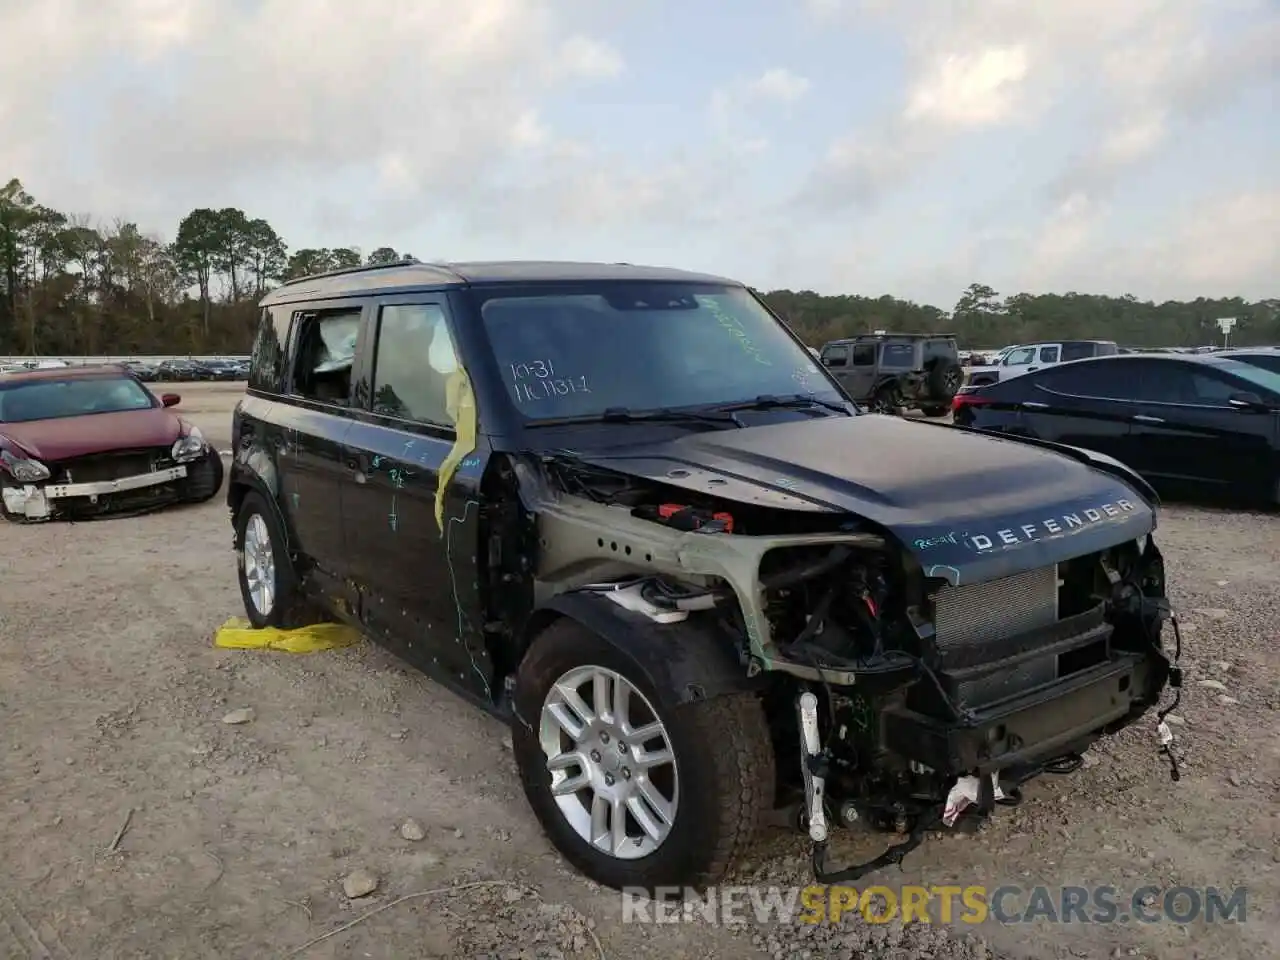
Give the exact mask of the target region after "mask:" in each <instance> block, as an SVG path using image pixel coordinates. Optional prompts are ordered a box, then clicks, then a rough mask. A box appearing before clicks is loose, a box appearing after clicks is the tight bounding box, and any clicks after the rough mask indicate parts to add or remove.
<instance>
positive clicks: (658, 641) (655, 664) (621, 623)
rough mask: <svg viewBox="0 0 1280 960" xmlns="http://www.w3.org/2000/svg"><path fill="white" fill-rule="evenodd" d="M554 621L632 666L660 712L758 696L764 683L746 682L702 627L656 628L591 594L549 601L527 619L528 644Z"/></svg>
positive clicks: (732, 656)
mask: <svg viewBox="0 0 1280 960" xmlns="http://www.w3.org/2000/svg"><path fill="white" fill-rule="evenodd" d="M554 616H561V617H568V618H569V619H571V620H574V621H576V622H578V623H580V624H582V626H584V627H586V628H587V629H588V630H590V631H592V632H593V633H595V634H596V635H597V636H599V637H600V638H601V639H603V640H604V641H606V642H607V643H608V644H609V645H610V646H612V647H613V648H614V649H615V650H616V651H617V652H618V654H619V655H621V656H623V657H625V658H626V659H628V660H630V661H631V662H632V663H634V664H635V666H636V668H637V669H638V671H639V672H640V673H641V675H642V676H643V677H644V678H645V680H647V681H648V683H649V685H650V686H651V688H652V689H653V690H654V691H656V692H657V694H658V699H659V701H660V702H661V704H662V706H664V707H674V706H679V705H680V704H683V703H694V702H697V701H700V700H710V699H713V698H715V697H722V696H725V695H726V694H732V693H744V692H747V691H751V690H759V689H761V688H762V686H763V683H764V678H765V675H764V674H759V675H757V676H756V677H753V678H751V677H748V676H747V672H746V668H745V666H744V664H743V663H742V662H741V661H740V660H739V659H738V656H737V654H736V653H734V651H733V650H732V649H731V648H730V646H729V645H728V644H726V643H725V642H724V640H723V638H718V637H716V636H714V635H713V634H712V633H711V632H710V631H709V630H707V629H706V628H704V627H703V626H701V625H699V624H696V623H691V622H689V621H682V622H679V623H655V622H654V621H653V620H651V619H650V618H649V617H647V616H645V615H644V614H642V613H636V612H634V611H631V610H625V609H623V608H621V607H619V606H618V605H617V604H615V603H613V602H611V601H610V600H609V599H608V598H607V597H606V596H605V595H603V594H601V593H595V592H591V591H585V590H584V591H569V592H567V593H562V594H559V595H557V596H555V597H552V598H551V599H550V600H549V601H547V602H546V603H545V604H543V605H542V606H541V607H540V608H539V609H538V610H537V611H535V613H534V615H533V617H532V618H531V619H530V621H529V622H530V624H531V627H530V629H529V630H527V631H526V641H529V640H532V635H533V634H534V633H538V632H541V630H542V629H543V628H544V627H545V626H546V625H547V623H548V621H549V620H550V619H552V618H553V617H554Z"/></svg>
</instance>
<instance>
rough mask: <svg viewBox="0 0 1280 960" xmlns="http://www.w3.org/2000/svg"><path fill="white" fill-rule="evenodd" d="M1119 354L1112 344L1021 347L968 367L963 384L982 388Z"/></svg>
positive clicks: (1075, 342) (1091, 342)
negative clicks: (1070, 363) (1072, 362)
mask: <svg viewBox="0 0 1280 960" xmlns="http://www.w3.org/2000/svg"><path fill="white" fill-rule="evenodd" d="M1114 353H1119V348H1118V347H1117V346H1116V343H1115V341H1114V340H1059V341H1057V342H1054V343H1021V344H1018V345H1017V346H1016V347H1008V348H1006V349H1005V350H1003V351H1001V355H1000V356H999V357H998V358H997V360H996V362H995V363H994V364H992V365H990V366H984V367H969V368H968V370H967V373H968V377H967V378H966V381H965V382H966V383H968V384H969V385H970V386H974V387H981V386H985V385H986V384H989V383H997V382H999V381H1001V380H1008V379H1009V378H1010V377H1016V376H1018V375H1019V374H1022V373H1031V372H1032V371H1033V370H1039V369H1041V368H1042V367H1050V366H1053V365H1054V364H1057V363H1066V362H1067V361H1069V360H1087V359H1089V358H1090V357H1107V356H1110V355H1112V354H1114Z"/></svg>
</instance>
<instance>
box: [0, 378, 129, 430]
mask: <svg viewBox="0 0 1280 960" xmlns="http://www.w3.org/2000/svg"><path fill="white" fill-rule="evenodd" d="M151 406H154V398H153V397H152V396H151V394H150V393H149V392H148V391H147V389H146V388H145V387H143V386H142V384H140V383H138V382H137V381H136V380H132V379H130V378H128V377H77V378H75V379H67V380H28V381H25V382H23V383H18V384H14V385H12V386H5V385H2V384H0V423H24V422H26V421H28V420H55V419H58V418H60V417H81V416H84V415H86V414H91V413H119V412H120V411H122V410H145V409H147V408H148V407H151Z"/></svg>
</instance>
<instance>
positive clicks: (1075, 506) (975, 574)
mask: <svg viewBox="0 0 1280 960" xmlns="http://www.w3.org/2000/svg"><path fill="white" fill-rule="evenodd" d="M1088 458H1089V454H1088V453H1087V452H1086V451H1078V450H1077V451H1072V452H1071V453H1066V452H1064V453H1059V452H1057V451H1055V450H1048V449H1044V448H1042V447H1038V446H1032V445H1029V444H1023V443H1020V442H1018V441H1017V440H1014V439H1005V438H1001V437H994V436H990V435H986V434H979V433H972V432H969V431H966V430H962V429H959V428H955V427H949V426H945V425H938V424H929V423H919V422H914V421H911V420H903V419H900V418H897V417H887V416H877V415H870V414H868V415H864V416H859V417H827V418H822V419H817V420H805V421H797V422H790V423H779V424H772V425H769V426H760V427H749V428H746V429H741V430H717V431H711V432H706V433H699V434H690V435H686V436H682V437H679V438H677V439H675V440H670V441H663V442H658V443H649V444H643V445H637V446H635V447H631V448H627V447H622V448H613V449H611V450H609V451H608V452H607V453H606V452H604V451H601V452H600V453H599V454H596V455H591V454H588V455H585V456H584V457H583V459H584V460H586V461H588V462H593V463H596V464H598V465H599V466H601V467H605V468H608V469H612V470H617V471H621V472H623V473H628V474H631V475H632V476H636V477H644V478H647V479H651V480H655V481H659V482H662V483H666V484H670V485H673V486H676V487H682V488H685V489H688V490H693V491H697V492H699V493H705V494H713V495H716V496H718V497H723V498H725V499H729V500H736V501H739V502H743V503H751V504H756V505H760V506H768V507H775V508H782V509H791V510H802V511H806V512H830V513H840V514H852V515H854V516H855V517H857V518H862V519H864V520H866V521H870V523H872V524H874V525H875V526H878V527H880V528H881V529H883V530H885V531H887V532H889V533H890V534H891V535H892V536H894V537H895V538H896V539H897V540H898V541H899V542H900V543H901V544H902V545H903V547H904V548H906V549H907V550H909V551H911V552H912V553H913V554H915V556H916V558H917V559H918V560H919V562H920V564H921V566H922V567H923V568H924V570H925V572H926V575H929V576H940V577H945V578H946V579H948V580H950V581H951V582H953V583H960V582H974V581H978V580H989V579H993V578H995V577H1001V576H1008V575H1010V574H1012V573H1016V572H1019V571H1021V570H1029V569H1033V568H1035V567H1039V566H1046V565H1048V564H1051V563H1056V562H1059V561H1062V560H1067V559H1069V558H1071V557H1076V556H1081V555H1083V554H1087V553H1091V552H1093V551H1096V550H1101V549H1103V548H1105V547H1109V546H1113V545H1115V544H1118V543H1123V542H1125V541H1128V540H1134V539H1136V538H1138V537H1140V536H1142V535H1143V534H1146V533H1148V532H1150V531H1151V530H1152V529H1153V528H1154V526H1155V512H1154V509H1153V508H1152V506H1151V504H1150V503H1149V502H1148V501H1147V500H1146V498H1145V497H1144V496H1143V495H1142V494H1141V493H1140V492H1139V488H1138V486H1137V485H1134V486H1131V485H1129V484H1128V483H1126V482H1125V481H1124V480H1122V479H1120V478H1118V477H1117V476H1116V475H1115V474H1114V473H1108V472H1104V470H1103V469H1098V468H1096V467H1094V466H1091V465H1090V463H1089V462H1087V461H1088ZM1112 469H1113V470H1115V469H1120V470H1123V468H1120V467H1118V465H1116V466H1114V467H1112Z"/></svg>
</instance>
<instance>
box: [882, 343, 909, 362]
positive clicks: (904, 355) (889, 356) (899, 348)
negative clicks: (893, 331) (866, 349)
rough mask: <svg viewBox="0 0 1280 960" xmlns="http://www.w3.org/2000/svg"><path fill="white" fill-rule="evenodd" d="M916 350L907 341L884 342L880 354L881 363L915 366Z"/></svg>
mask: <svg viewBox="0 0 1280 960" xmlns="http://www.w3.org/2000/svg"><path fill="white" fill-rule="evenodd" d="M915 359H916V351H915V348H914V347H912V346H911V344H909V343H886V344H885V345H884V352H883V353H882V354H881V360H880V362H881V364H882V365H883V366H886V367H912V366H915Z"/></svg>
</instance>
